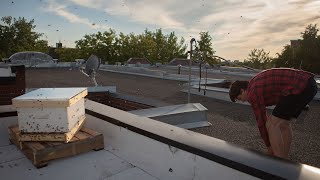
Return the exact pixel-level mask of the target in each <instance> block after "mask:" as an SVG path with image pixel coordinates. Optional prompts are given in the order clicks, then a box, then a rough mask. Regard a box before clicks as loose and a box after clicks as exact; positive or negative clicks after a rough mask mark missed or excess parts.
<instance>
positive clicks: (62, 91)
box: [12, 88, 88, 133]
mask: <svg viewBox="0 0 320 180" xmlns="http://www.w3.org/2000/svg"><path fill="white" fill-rule="evenodd" d="M87 94H88V91H87V88H40V89H37V90H35V91H32V92H29V93H27V94H24V95H22V96H19V97H16V98H14V99H12V104H13V105H14V106H15V107H16V109H17V112H18V124H19V130H20V131H21V132H23V133H66V132H69V131H71V129H72V128H73V127H74V126H76V125H77V124H79V122H80V121H83V120H84V118H85V107H84V97H85V96H86V95H87Z"/></svg>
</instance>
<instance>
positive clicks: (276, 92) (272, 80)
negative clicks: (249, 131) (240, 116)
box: [247, 68, 314, 147]
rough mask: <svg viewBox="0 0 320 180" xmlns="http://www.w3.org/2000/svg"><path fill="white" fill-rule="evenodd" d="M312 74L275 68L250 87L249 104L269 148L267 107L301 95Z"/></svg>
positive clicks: (250, 84) (261, 75)
mask: <svg viewBox="0 0 320 180" xmlns="http://www.w3.org/2000/svg"><path fill="white" fill-rule="evenodd" d="M313 76H314V75H313V74H312V73H309V72H306V71H301V70H296V69H289V68H275V69H269V70H265V71H262V72H260V73H259V74H257V75H256V76H255V77H253V78H252V79H251V80H250V82H249V85H248V89H247V91H248V102H249V103H250V104H251V107H252V109H253V111H254V114H255V116H256V120H257V123H258V127H259V131H260V135H261V137H262V139H263V140H264V143H265V144H266V146H267V147H269V146H270V142H269V136H268V132H267V129H266V126H265V124H266V121H267V113H266V106H271V105H276V104H277V103H278V101H279V98H280V96H287V95H290V94H299V93H301V92H302V91H303V90H304V88H305V87H306V84H307V82H308V79H309V78H310V77H313Z"/></svg>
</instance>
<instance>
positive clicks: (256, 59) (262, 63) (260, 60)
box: [245, 49, 272, 69]
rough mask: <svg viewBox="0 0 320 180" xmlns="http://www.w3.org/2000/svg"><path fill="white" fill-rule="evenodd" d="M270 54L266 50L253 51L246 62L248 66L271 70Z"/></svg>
mask: <svg viewBox="0 0 320 180" xmlns="http://www.w3.org/2000/svg"><path fill="white" fill-rule="evenodd" d="M269 53H270V52H265V51H264V49H253V50H251V52H250V53H249V55H248V56H249V57H248V58H247V59H246V60H245V61H246V62H247V63H248V66H251V67H253V68H257V69H266V68H270V67H271V66H272V65H271V60H272V58H271V57H270V55H269Z"/></svg>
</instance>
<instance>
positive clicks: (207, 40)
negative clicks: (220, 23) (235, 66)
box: [198, 32, 219, 64]
mask: <svg viewBox="0 0 320 180" xmlns="http://www.w3.org/2000/svg"><path fill="white" fill-rule="evenodd" d="M198 44H199V50H200V51H201V52H202V53H203V55H204V56H205V57H203V58H204V60H205V61H206V62H208V63H209V64H217V63H219V60H217V59H216V58H213V55H214V53H215V51H214V50H213V48H212V38H211V36H210V35H209V32H200V41H198Z"/></svg>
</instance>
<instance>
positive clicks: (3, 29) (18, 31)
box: [0, 16, 48, 58]
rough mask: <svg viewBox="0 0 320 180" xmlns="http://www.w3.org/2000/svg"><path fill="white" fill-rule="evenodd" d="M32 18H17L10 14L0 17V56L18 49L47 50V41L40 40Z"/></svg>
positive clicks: (7, 55) (18, 50)
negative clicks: (28, 19) (29, 19)
mask: <svg viewBox="0 0 320 180" xmlns="http://www.w3.org/2000/svg"><path fill="white" fill-rule="evenodd" d="M35 27H36V26H35V25H34V20H31V21H27V20H26V19H25V18H21V17H19V18H18V19H16V18H12V17H11V16H5V17H2V18H1V24H0V58H5V57H9V56H11V55H12V54H13V53H16V52H20V51H40V52H47V51H48V43H47V41H44V40H41V39H40V37H41V36H42V34H41V33H37V32H34V29H35Z"/></svg>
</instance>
